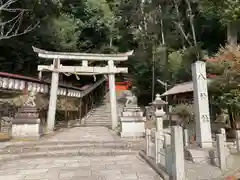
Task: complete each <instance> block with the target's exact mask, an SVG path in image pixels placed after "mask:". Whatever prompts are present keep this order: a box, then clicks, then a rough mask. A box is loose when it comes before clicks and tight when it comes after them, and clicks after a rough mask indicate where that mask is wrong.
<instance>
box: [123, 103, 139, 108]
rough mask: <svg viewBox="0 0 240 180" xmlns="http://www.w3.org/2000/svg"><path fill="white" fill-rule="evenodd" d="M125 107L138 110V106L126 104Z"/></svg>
mask: <svg viewBox="0 0 240 180" xmlns="http://www.w3.org/2000/svg"><path fill="white" fill-rule="evenodd" d="M124 107H126V108H138V105H137V104H126V105H125V106H124Z"/></svg>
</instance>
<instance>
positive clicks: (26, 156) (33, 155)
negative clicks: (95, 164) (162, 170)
mask: <svg viewBox="0 0 240 180" xmlns="http://www.w3.org/2000/svg"><path fill="white" fill-rule="evenodd" d="M134 154H137V152H136V151H132V152H99V153H91V152H78V151H76V152H74V151H73V152H65V153H64V152H60V153H56V152H50V153H40V154H37V153H29V154H20V155H9V156H8V157H2V158H1V159H0V165H2V164H4V163H6V162H9V161H15V160H20V159H36V158H56V157H74V156H84V157H96V156H102V157H103V156H122V155H134Z"/></svg>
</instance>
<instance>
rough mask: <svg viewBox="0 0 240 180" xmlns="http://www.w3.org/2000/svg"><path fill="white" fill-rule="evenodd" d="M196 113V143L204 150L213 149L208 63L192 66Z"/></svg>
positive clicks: (201, 62) (198, 63)
mask: <svg viewBox="0 0 240 180" xmlns="http://www.w3.org/2000/svg"><path fill="white" fill-rule="evenodd" d="M192 77H193V95H194V113H195V122H196V142H197V144H198V145H200V147H202V148H211V147H212V134H211V124H210V116H209V102H208V88H207V76H206V63H205V62H203V61H196V62H195V63H193V64H192Z"/></svg>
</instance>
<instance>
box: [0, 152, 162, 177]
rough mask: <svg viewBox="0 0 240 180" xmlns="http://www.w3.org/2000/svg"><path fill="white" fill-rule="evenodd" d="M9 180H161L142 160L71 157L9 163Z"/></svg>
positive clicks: (0, 171) (5, 169)
mask: <svg viewBox="0 0 240 180" xmlns="http://www.w3.org/2000/svg"><path fill="white" fill-rule="evenodd" d="M0 179H6V180H31V179H32V180H43V179H44V180H45V179H46V180H47V179H48V180H55V179H56V180H75V179H76V180H88V179H89V180H90V179H91V180H101V179H102V180H161V179H160V177H159V176H158V175H157V174H156V172H155V171H154V170H153V169H151V168H150V167H149V166H148V165H147V164H146V163H145V162H144V161H143V160H142V159H141V158H140V157H138V156H136V155H123V156H115V157H79V156H78V157H68V158H51V159H44V158H39V159H31V160H29V159H28V160H18V161H12V162H8V163H6V164H4V165H1V166H0Z"/></svg>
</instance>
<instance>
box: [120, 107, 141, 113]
mask: <svg viewBox="0 0 240 180" xmlns="http://www.w3.org/2000/svg"><path fill="white" fill-rule="evenodd" d="M123 111H131V112H139V111H141V108H140V107H124V108H123Z"/></svg>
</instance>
